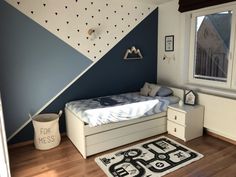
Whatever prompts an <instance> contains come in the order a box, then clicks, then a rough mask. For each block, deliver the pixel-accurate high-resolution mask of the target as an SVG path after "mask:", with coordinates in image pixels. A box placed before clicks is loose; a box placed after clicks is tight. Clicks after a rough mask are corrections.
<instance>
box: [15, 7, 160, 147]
mask: <svg viewBox="0 0 236 177" xmlns="http://www.w3.org/2000/svg"><path fill="white" fill-rule="evenodd" d="M157 23H158V10H155V11H154V12H153V13H152V14H150V15H149V16H148V17H147V18H146V19H145V20H144V21H143V22H141V23H140V24H139V25H138V26H137V27H136V28H135V29H134V30H133V31H131V32H130V33H129V34H128V35H127V36H126V37H125V38H124V39H123V40H122V41H121V42H119V43H118V45H117V46H115V47H114V48H113V49H112V50H111V51H110V52H109V53H107V54H106V55H105V56H104V57H103V58H102V59H101V60H100V61H99V62H98V63H96V64H95V65H94V66H93V67H92V68H91V69H90V70H89V71H87V72H86V73H85V74H84V75H83V76H82V77H81V78H80V79H79V80H77V81H76V82H75V83H74V84H73V85H72V86H71V87H70V88H68V89H67V90H66V91H65V92H64V93H63V94H62V95H60V96H59V97H58V98H57V99H56V100H55V101H54V102H53V103H52V104H50V105H49V106H48V107H47V108H46V109H45V110H44V111H43V113H48V112H58V111H59V110H60V109H62V110H63V109H64V107H65V103H67V102H69V101H72V100H77V99H83V98H92V97H98V96H103V95H111V94H118V93H124V92H133V91H139V89H140V88H141V87H142V86H143V84H144V82H145V81H148V82H156V80H157ZM133 45H135V46H136V47H137V48H139V49H140V50H141V52H142V54H143V56H144V58H143V59H142V60H123V57H124V54H125V52H126V49H127V48H130V47H131V46H133ZM60 128H61V132H64V131H65V122H64V115H63V116H62V118H61V120H60ZM32 138H33V127H32V124H29V125H28V126H26V128H25V129H23V130H22V131H21V132H20V133H19V134H18V135H17V136H16V137H15V138H14V139H12V141H11V143H16V142H19V141H24V140H28V139H32Z"/></svg>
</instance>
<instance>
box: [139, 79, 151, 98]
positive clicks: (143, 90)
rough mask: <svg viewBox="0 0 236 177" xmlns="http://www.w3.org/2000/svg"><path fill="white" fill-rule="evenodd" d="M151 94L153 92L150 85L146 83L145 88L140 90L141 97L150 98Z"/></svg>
mask: <svg viewBox="0 0 236 177" xmlns="http://www.w3.org/2000/svg"><path fill="white" fill-rule="evenodd" d="M150 92H151V88H150V84H149V83H147V82H145V84H144V86H143V88H141V90H140V95H143V96H149V93H150Z"/></svg>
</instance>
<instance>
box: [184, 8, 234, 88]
mask: <svg viewBox="0 0 236 177" xmlns="http://www.w3.org/2000/svg"><path fill="white" fill-rule="evenodd" d="M234 6H235V7H236V5H234ZM235 13H236V10H234V7H233V6H231V7H228V8H227V7H224V8H220V9H214V10H205V11H198V12H195V13H193V14H192V19H191V36H190V61H189V81H190V83H195V84H200V85H207V86H218V87H224V88H231V85H232V84H231V79H232V75H233V74H232V73H233V48H234V41H235V40H234V32H235V30H236V29H235V22H234V21H235V20H234V19H235ZM235 60H236V59H235ZM235 67H236V65H235Z"/></svg>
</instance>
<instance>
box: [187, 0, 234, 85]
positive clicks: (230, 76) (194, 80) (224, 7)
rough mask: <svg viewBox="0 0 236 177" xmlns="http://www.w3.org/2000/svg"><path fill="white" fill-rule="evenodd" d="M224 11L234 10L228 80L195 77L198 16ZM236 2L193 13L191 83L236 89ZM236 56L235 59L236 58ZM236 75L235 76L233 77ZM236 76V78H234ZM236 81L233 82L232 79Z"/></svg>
mask: <svg viewBox="0 0 236 177" xmlns="http://www.w3.org/2000/svg"><path fill="white" fill-rule="evenodd" d="M223 11H232V23H231V34H230V36H231V37H230V47H229V57H228V70H227V81H226V82H221V81H214V80H204V79H201V78H195V77H194V73H195V46H196V24H197V23H196V19H197V17H198V16H204V15H209V14H214V13H219V12H223ZM235 21H236V3H233V4H231V5H221V6H220V7H219V6H217V7H211V8H204V9H201V10H196V11H193V12H192V13H191V26H190V45H189V46H190V47H189V50H190V53H189V66H188V67H189V70H188V72H189V73H188V82H189V84H197V85H203V86H209V87H219V88H227V89H230V88H234V89H236V68H235V70H234V71H233V66H235V67H236V55H235V53H234V51H235V32H236V22H235ZM234 58H235V59H234ZM233 76H234V77H233ZM234 78H235V79H234ZM233 80H234V83H233V84H232V81H233Z"/></svg>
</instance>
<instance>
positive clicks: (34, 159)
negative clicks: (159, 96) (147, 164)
mask: <svg viewBox="0 0 236 177" xmlns="http://www.w3.org/2000/svg"><path fill="white" fill-rule="evenodd" d="M167 136H168V137H170V138H172V139H174V140H176V141H178V142H180V143H181V144H183V145H185V146H188V147H189V148H192V149H194V150H196V151H198V152H200V153H202V154H203V155H204V158H202V159H200V160H198V161H196V162H194V163H192V164H189V165H187V166H185V167H183V168H180V169H178V170H176V171H174V172H172V173H169V174H168V175H166V177H209V176H213V177H236V146H235V145H233V144H230V143H228V142H225V141H222V140H219V139H217V138H215V137H212V136H209V135H205V136H203V137H200V138H197V139H194V140H192V141H189V142H187V143H185V142H183V141H181V140H179V139H177V138H175V137H173V136H171V135H167ZM149 139H150V138H149ZM141 142H142V141H141ZM137 143H140V141H139V142H136V143H132V144H131V145H133V144H137ZM127 146H129V145H127ZM127 146H122V148H123V147H127ZM117 149H120V148H116V149H113V150H110V151H107V152H105V153H108V152H111V151H116V150H117ZM105 153H100V154H98V155H95V156H91V157H89V158H88V159H86V160H85V159H83V158H82V156H81V155H80V153H79V152H78V151H77V150H76V148H75V147H74V146H73V145H72V143H71V142H70V140H69V139H68V138H67V137H65V136H64V137H62V142H61V144H60V146H58V147H56V148H54V149H51V150H48V151H39V150H35V148H34V146H33V144H26V145H24V146H22V147H16V148H10V149H9V155H10V164H11V173H12V177H106V175H105V174H104V172H103V171H102V170H101V169H100V168H99V167H98V166H97V164H96V163H95V162H94V158H95V157H97V156H99V155H102V154H105Z"/></svg>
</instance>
